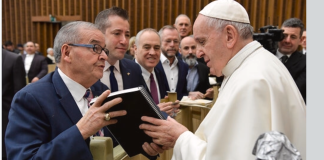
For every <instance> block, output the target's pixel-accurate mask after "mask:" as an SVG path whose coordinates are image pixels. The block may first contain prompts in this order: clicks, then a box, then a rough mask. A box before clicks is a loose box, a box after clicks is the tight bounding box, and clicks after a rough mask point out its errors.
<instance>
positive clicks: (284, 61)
mask: <svg viewBox="0 0 324 160" xmlns="http://www.w3.org/2000/svg"><path fill="white" fill-rule="evenodd" d="M280 59H281V62H282V63H283V64H285V63H286V62H287V60H288V56H282V57H281V58H280Z"/></svg>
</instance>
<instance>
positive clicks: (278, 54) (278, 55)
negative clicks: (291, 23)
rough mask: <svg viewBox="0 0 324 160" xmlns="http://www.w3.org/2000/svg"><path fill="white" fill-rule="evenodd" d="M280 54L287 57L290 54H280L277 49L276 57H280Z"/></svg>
mask: <svg viewBox="0 0 324 160" xmlns="http://www.w3.org/2000/svg"><path fill="white" fill-rule="evenodd" d="M282 56H287V57H288V58H290V56H291V54H282V53H281V52H279V49H277V52H276V57H278V58H279V59H281V57H282Z"/></svg>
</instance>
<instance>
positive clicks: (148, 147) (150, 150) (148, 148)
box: [142, 142, 164, 156]
mask: <svg viewBox="0 0 324 160" xmlns="http://www.w3.org/2000/svg"><path fill="white" fill-rule="evenodd" d="M142 148H143V150H144V151H145V152H146V153H147V154H149V155H150V156H156V155H157V154H159V153H163V152H164V150H163V149H162V148H161V147H160V146H158V145H157V144H155V143H150V144H149V143H147V142H145V143H144V144H143V145H142Z"/></svg>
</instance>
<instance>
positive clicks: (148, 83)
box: [135, 59, 161, 102]
mask: <svg viewBox="0 0 324 160" xmlns="http://www.w3.org/2000/svg"><path fill="white" fill-rule="evenodd" d="M135 62H136V63H137V64H138V65H139V66H140V67H141V70H142V76H143V79H144V81H145V83H146V86H147V87H148V89H149V90H150V91H151V79H150V76H151V73H150V72H149V71H147V70H146V69H145V68H144V67H142V66H141V65H140V64H139V63H138V62H137V60H136V59H135ZM152 74H153V78H154V81H155V84H156V88H157V92H158V98H159V102H160V101H161V95H160V87H159V82H158V81H157V79H156V75H155V72H154V69H153V71H152Z"/></svg>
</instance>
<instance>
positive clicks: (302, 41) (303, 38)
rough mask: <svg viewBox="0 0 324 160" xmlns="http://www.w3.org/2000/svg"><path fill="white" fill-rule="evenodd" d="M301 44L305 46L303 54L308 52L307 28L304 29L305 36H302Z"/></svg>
mask: <svg viewBox="0 0 324 160" xmlns="http://www.w3.org/2000/svg"><path fill="white" fill-rule="evenodd" d="M300 45H301V46H302V48H303V54H306V29H305V30H304V32H303V36H302V38H301V43H300Z"/></svg>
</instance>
